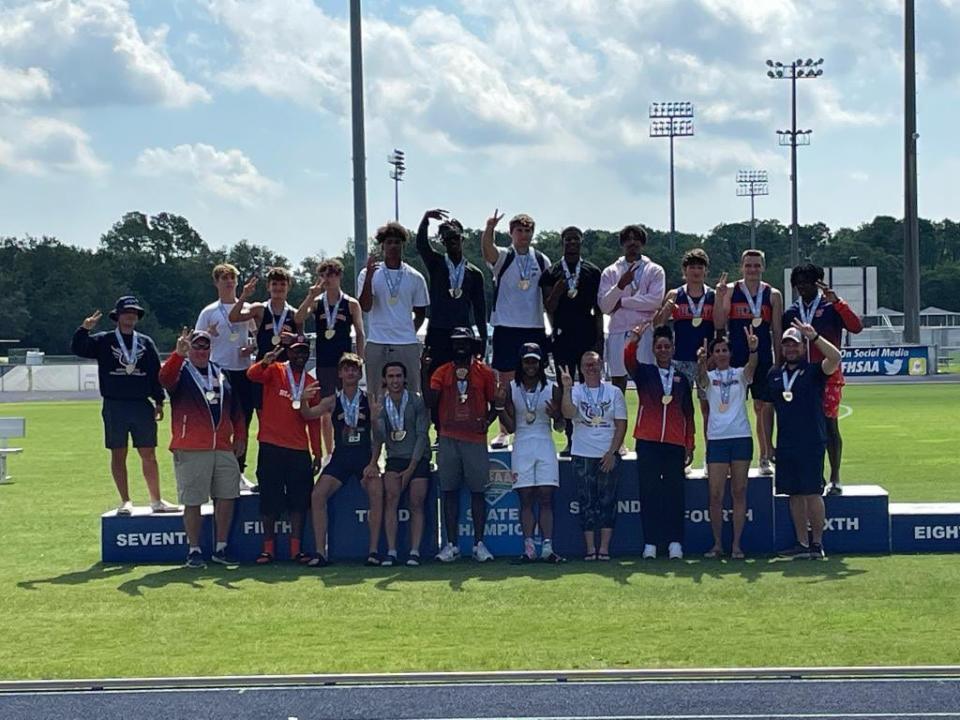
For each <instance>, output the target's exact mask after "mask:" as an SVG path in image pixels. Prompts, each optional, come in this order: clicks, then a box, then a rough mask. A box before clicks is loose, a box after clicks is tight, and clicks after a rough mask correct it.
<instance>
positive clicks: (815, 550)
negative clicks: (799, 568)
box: [810, 543, 827, 560]
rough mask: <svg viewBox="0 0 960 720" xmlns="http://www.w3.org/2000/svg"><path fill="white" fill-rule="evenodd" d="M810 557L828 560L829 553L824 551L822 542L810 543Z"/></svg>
mask: <svg viewBox="0 0 960 720" xmlns="http://www.w3.org/2000/svg"><path fill="white" fill-rule="evenodd" d="M810 559H811V560H826V559H827V554H826V553H825V552H824V551H823V545H821V544H820V543H810Z"/></svg>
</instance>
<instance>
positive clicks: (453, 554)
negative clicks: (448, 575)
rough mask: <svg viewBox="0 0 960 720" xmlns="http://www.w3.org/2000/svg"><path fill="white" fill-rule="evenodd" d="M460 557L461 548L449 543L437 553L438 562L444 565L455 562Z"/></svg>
mask: <svg viewBox="0 0 960 720" xmlns="http://www.w3.org/2000/svg"><path fill="white" fill-rule="evenodd" d="M459 557H460V548H458V547H457V546H456V545H454V544H453V543H449V542H448V543H447V544H446V545H444V546H443V549H442V550H441V551H440V552H438V553H437V560H439V561H440V562H444V563H449V562H453V561H455V560H457V559H459Z"/></svg>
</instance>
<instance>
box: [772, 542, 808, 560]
mask: <svg viewBox="0 0 960 720" xmlns="http://www.w3.org/2000/svg"><path fill="white" fill-rule="evenodd" d="M777 555H779V556H780V557H782V558H789V559H790V560H796V559H797V558H802V559H804V560H805V559H807V558H809V557H810V548H809V547H808V546H806V545H801V544H800V543H797V544H796V545H794V546H793V547H790V548H787V549H786V550H781V551H780V552H778V553H777Z"/></svg>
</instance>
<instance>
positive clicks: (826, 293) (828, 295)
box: [817, 280, 840, 303]
mask: <svg viewBox="0 0 960 720" xmlns="http://www.w3.org/2000/svg"><path fill="white" fill-rule="evenodd" d="M817 287H818V288H820V292H822V293H823V297H824V299H825V300H826V301H827V302H830V303H835V302H837V301H838V300H839V299H840V296H839V295H837V294H836V293H835V292H834V291H833V288H832V287H830V286H829V285H827V284H826V283H825V282H822V281H820V280H818V281H817Z"/></svg>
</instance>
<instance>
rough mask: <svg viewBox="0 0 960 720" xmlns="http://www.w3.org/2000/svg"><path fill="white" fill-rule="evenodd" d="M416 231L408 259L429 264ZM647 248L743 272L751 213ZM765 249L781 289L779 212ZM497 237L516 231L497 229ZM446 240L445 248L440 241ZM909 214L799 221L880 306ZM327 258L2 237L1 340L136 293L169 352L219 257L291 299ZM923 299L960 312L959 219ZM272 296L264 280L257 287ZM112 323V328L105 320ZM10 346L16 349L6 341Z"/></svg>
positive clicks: (348, 253) (59, 331) (675, 267)
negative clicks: (691, 254) (848, 224)
mask: <svg viewBox="0 0 960 720" xmlns="http://www.w3.org/2000/svg"><path fill="white" fill-rule="evenodd" d="M618 231H619V228H615V229H609V230H595V229H587V230H585V231H584V237H583V249H582V253H583V256H584V257H585V258H586V259H588V260H590V261H591V262H592V263H594V264H595V265H597V266H599V267H600V268H601V269H602V268H603V267H605V266H607V265H609V264H610V263H612V262H613V261H614V260H616V258H617V257H619V255H620V247H619V241H618ZM415 232H416V228H413V229H412V230H411V242H410V243H408V244H407V248H406V251H405V260H406V261H407V262H409V263H410V264H411V265H413V266H415V267H417V269H419V270H420V271H421V272H424V268H423V264H422V263H421V262H420V258H419V257H418V256H417V252H416V246H415V243H414V242H413V236H414V234H415ZM647 232H648V236H649V242H648V244H647V249H646V251H645V252H646V254H647V255H649V256H650V257H651V258H653V260H655V261H656V262H658V263H660V264H661V265H663V267H664V268H665V270H666V273H667V287H668V288H669V287H675V286H677V285H679V284H681V283H682V282H683V279H682V277H681V272H680V261H681V258H682V257H683V253H684V252H685V251H686V250H688V249H689V248H692V247H702V248H703V249H704V250H706V252H707V253H708V254H709V256H710V261H711V263H710V280H712V281H715V280H716V278H717V277H718V276H719V275H720V273H721V272H724V271H726V272H728V273H729V274H730V277H731V279H732V278H734V277H736V276H737V267H738V264H739V258H740V253H741V252H742V251H743V250H745V249H746V248H748V247H749V245H750V224H749V223H748V222H741V223H730V224H722V225H718V226H716V227H715V228H713V229H712V230H710V232H708V233H706V234H705V235H697V234H688V233H679V234H678V235H677V243H676V247H677V249H676V250H675V251H672V252H671V250H670V249H669V247H670V246H669V233H667V232H663V231H660V230H655V229H651V228H647ZM480 234H481V230H480V229H467V230H466V238H465V239H466V242H465V248H464V249H465V254H466V255H467V257H468V258H469V259H470V261H471V262H473V263H474V264H475V265H477V266H478V267H479V268H481V269H482V270H483V272H484V274H485V275H486V276H487V278H488V285H487V292H488V293H489V294H492V286H491V285H490V283H489V278H490V272H489V269H488V268H487V267H486V265H485V264H484V263H483V261H482V258H481V253H480ZM756 235H757V247H759V248H760V249H762V250H763V251H764V253H765V254H766V258H767V268H768V271H767V275H766V279H767V281H768V282H770V283H771V284H772V285H774V286H776V287H778V288H780V289H781V290H783V287H782V285H783V274H782V268H784V267H786V266H787V265H788V263H789V256H790V228H789V227H787V226H784V225H783V224H781V223H780V222H778V221H776V220H761V221H758V223H757V231H756ZM497 242H498V244H502V245H506V244H507V243H508V242H509V237H508V236H507V235H506V234H505V233H498V235H497ZM535 242H536V246H537V247H538V248H539V249H540V250H542V251H543V252H544V253H546V254H547V255H548V256H549V257H550V258H551V260H554V261H555V260H558V259H559V258H560V256H561V255H562V249H561V244H560V233H559V230H540V231H539V232H538V233H537V235H536V239H535ZM441 249H442V248H441ZM902 250H903V223H902V221H901V220H899V219H897V218H893V217H888V216H878V217H876V218H874V219H873V220H872V221H871V222H868V223H864V224H862V225H860V226H859V227H858V228H840V229H839V230H836V231H835V232H832V231H831V230H830V228H828V227H827V226H826V225H825V224H824V223H814V224H812V225H803V226H801V227H800V256H801V258H804V259H809V260H810V261H811V262H814V263H816V264H818V265H822V266H828V265H841V266H842V265H849V264H857V265H875V266H876V267H877V281H878V292H879V303H880V305H883V306H886V307H890V308H893V309H901V308H902V298H903V257H902ZM337 257H338V258H339V259H340V260H341V261H342V262H343V264H344V267H345V272H344V281H343V284H344V289H345V290H346V291H347V292H348V293H351V294H355V277H356V268H355V265H356V263H355V261H354V255H353V248H352V246H349V245H348V246H347V247H345V248H344V249H343V252H342V253H341V254H340V255H339V256H337ZM320 259H321V255H308V256H306V257H304V258H302V259H301V260H300V261H299V263H298V264H297V265H296V266H293V265H291V262H290V260H289V259H288V258H286V257H284V256H283V255H280V254H278V253H276V252H274V251H273V250H271V249H270V248H268V247H265V246H262V245H257V244H254V243H251V242H249V241H247V240H241V241H239V242H237V243H236V244H234V245H233V246H231V247H222V248H211V247H209V245H208V244H207V243H206V242H205V241H204V240H203V238H202V237H201V236H200V234H199V233H198V232H197V231H196V230H195V229H194V228H193V227H191V225H190V223H189V222H188V221H187V219H186V218H184V217H181V216H179V215H174V214H170V213H160V214H157V215H153V216H148V215H145V214H144V213H141V212H129V213H127V214H125V215H124V216H123V217H122V218H121V219H120V220H119V221H117V222H116V223H115V224H114V225H113V227H111V228H110V229H109V230H108V231H107V232H105V233H104V234H103V235H102V236H101V237H100V241H99V245H98V247H97V248H96V249H95V250H88V249H83V248H78V247H74V246H72V245H66V244H64V243H61V242H60V241H58V240H57V239H56V238H52V237H42V238H34V237H24V238H16V237H6V238H2V239H0V339H8V340H18V341H19V346H21V347H36V348H40V349H41V350H43V351H45V352H47V353H48V354H68V353H69V351H70V350H69V347H70V338H71V336H72V334H73V331H74V330H75V329H76V328H77V326H78V325H79V324H80V322H81V321H82V320H83V318H84V317H86V315H88V314H89V312H90V311H91V310H93V309H95V308H100V309H101V310H103V312H104V314H105V315H106V313H107V311H108V310H109V309H110V308H112V307H113V303H114V302H115V300H116V298H117V297H119V296H120V295H124V294H134V295H136V296H137V297H138V298H139V299H140V301H141V302H142V303H143V304H144V307H145V308H146V310H147V314H146V317H145V318H144V319H143V321H142V322H141V324H140V326H139V327H140V328H141V329H142V330H143V331H144V332H145V333H147V334H149V335H151V336H152V337H153V338H154V339H155V340H156V341H157V343H158V346H159V347H160V349H161V350H164V349H167V348H170V347H172V346H173V344H174V342H175V338H176V334H177V332H178V330H179V328H181V327H183V326H184V325H191V324H192V323H193V322H194V321H195V320H196V316H197V314H198V312H199V311H200V309H201V308H202V307H203V306H204V305H206V304H207V303H209V302H211V301H212V300H213V299H215V297H216V295H215V292H214V290H213V287H212V280H211V276H210V271H211V269H212V268H213V266H214V265H216V264H217V263H220V262H230V263H233V264H234V265H236V266H237V268H238V269H239V270H240V274H241V282H242V281H243V280H245V279H246V278H248V277H250V276H251V275H252V274H254V273H256V274H258V275H260V277H263V276H264V274H265V272H266V270H267V269H268V268H270V267H273V266H274V265H282V266H284V267H287V268H289V269H290V270H291V271H292V272H293V274H294V284H293V287H292V288H291V291H290V302H291V303H292V304H293V305H294V306H296V305H298V304H299V303H300V302H301V301H302V300H303V298H304V296H305V295H306V293H307V290H308V288H309V286H310V285H311V284H312V283H313V278H314V270H315V268H316V265H317V263H318V262H319V260H320ZM920 266H921V283H920V292H921V301H922V305H923V306H927V305H936V306H938V307H942V308H946V309H948V310H957V311H960V300H958V297H957V294H956V292H955V288H956V287H958V286H960V223H956V222H954V221H952V220H948V219H945V220H942V221H938V222H937V221H930V220H921V221H920ZM259 290H260V297H259V299H263V298H264V297H265V286H264V285H261V286H260V287H259ZM107 325H108V324H107V323H104V327H107ZM8 347H9V346H8Z"/></svg>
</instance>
